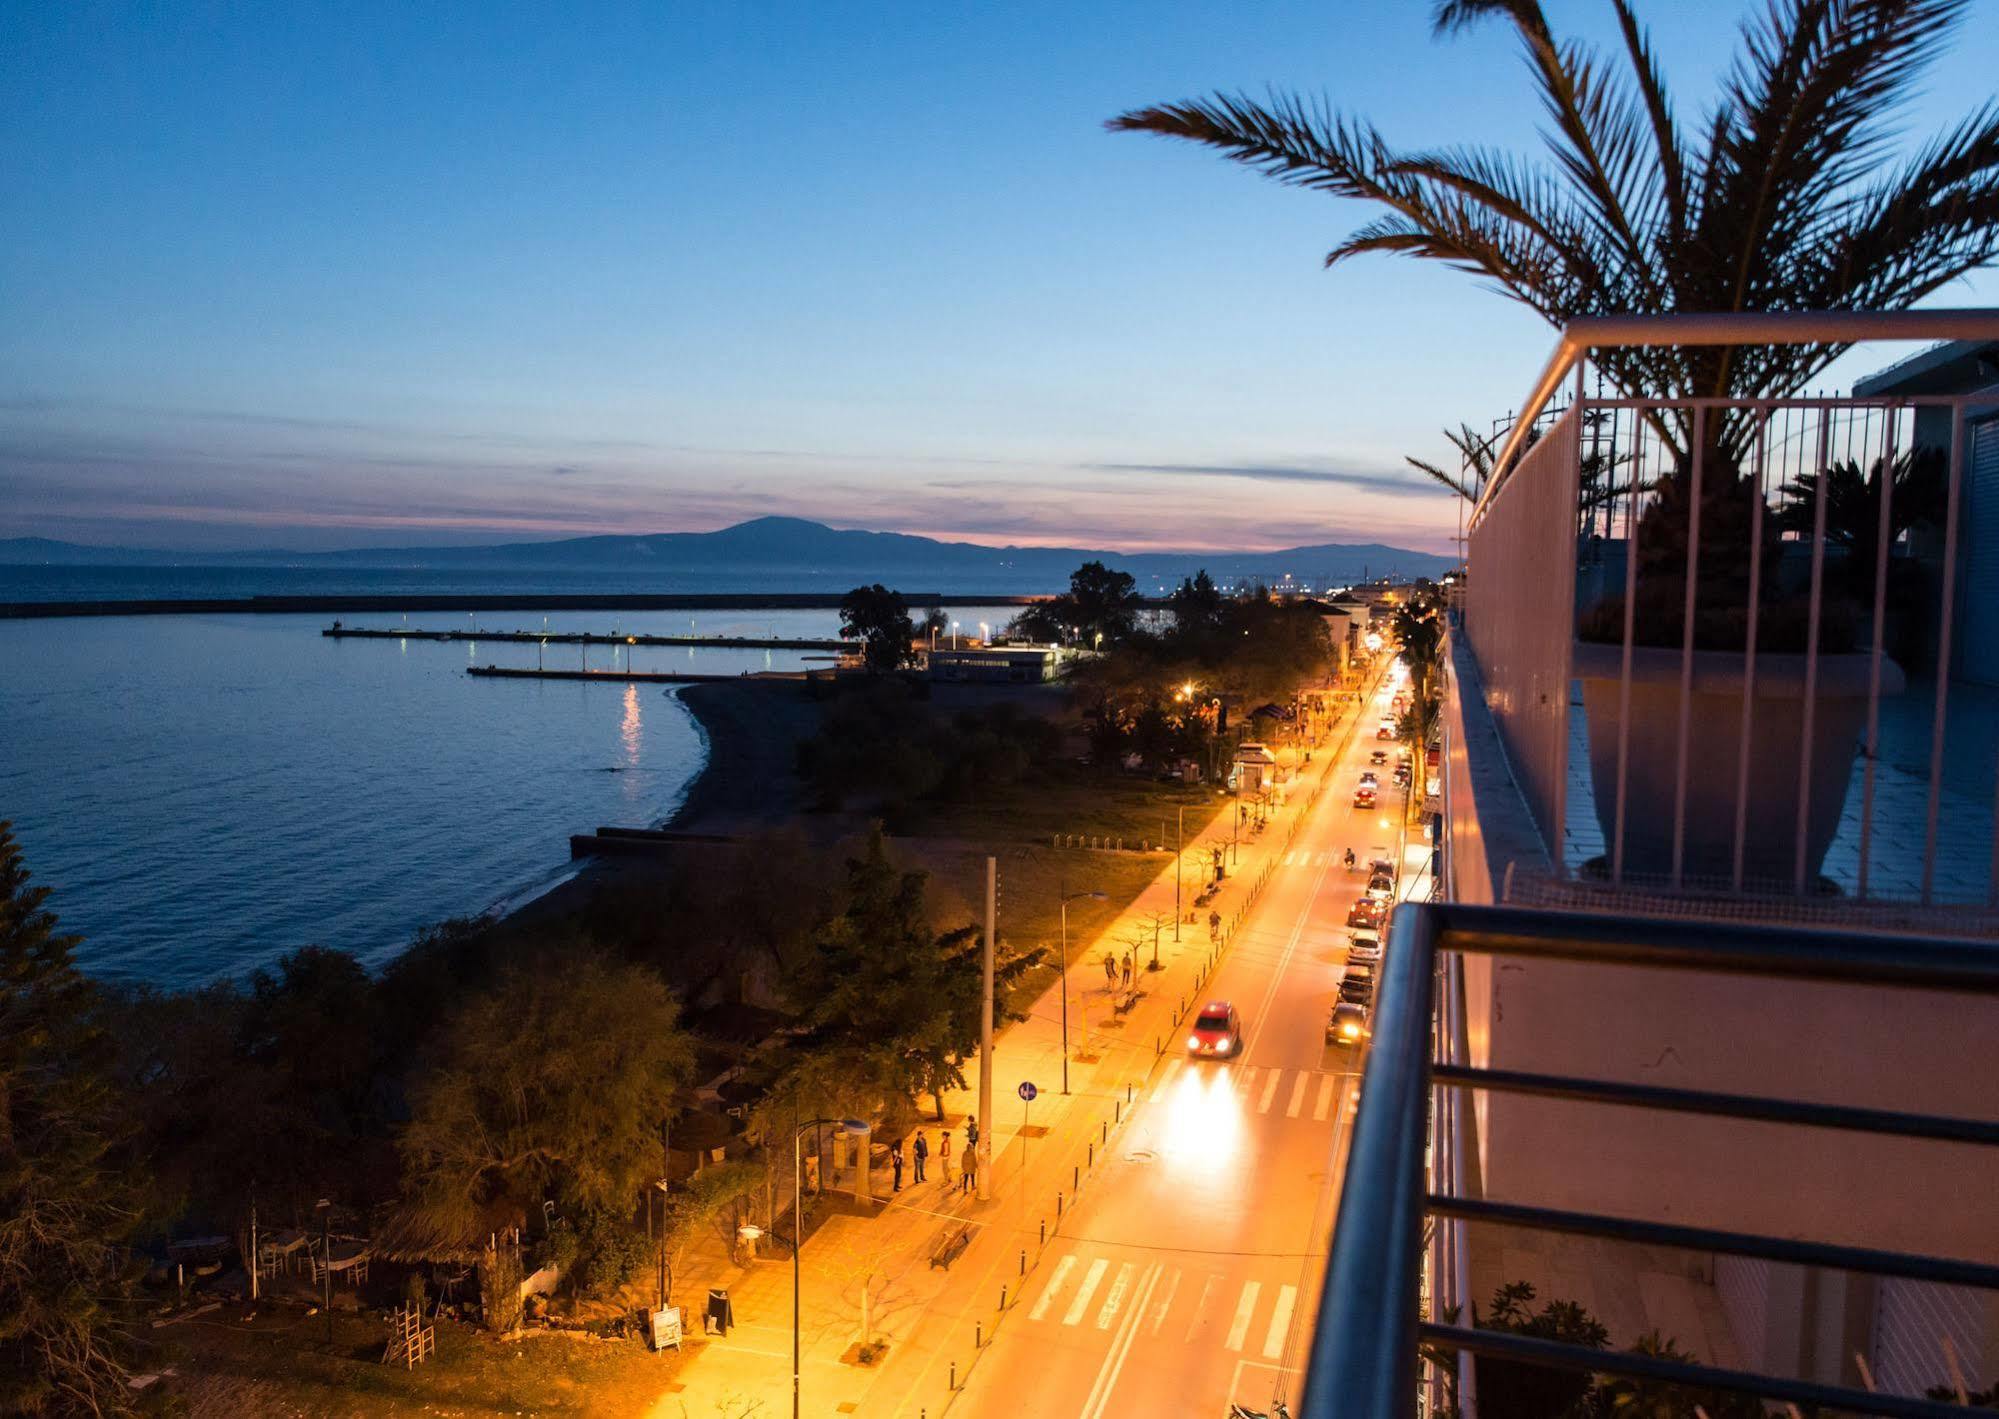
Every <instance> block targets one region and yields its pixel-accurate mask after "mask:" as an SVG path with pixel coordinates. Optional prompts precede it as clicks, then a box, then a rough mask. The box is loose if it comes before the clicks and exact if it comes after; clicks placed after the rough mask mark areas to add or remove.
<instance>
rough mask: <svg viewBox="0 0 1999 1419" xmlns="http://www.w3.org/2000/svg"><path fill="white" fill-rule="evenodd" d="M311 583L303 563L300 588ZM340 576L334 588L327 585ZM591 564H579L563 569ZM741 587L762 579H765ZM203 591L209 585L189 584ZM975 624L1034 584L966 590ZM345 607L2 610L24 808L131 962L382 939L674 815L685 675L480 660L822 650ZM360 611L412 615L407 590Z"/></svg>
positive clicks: (58, 881) (5, 808)
mask: <svg viewBox="0 0 1999 1419" xmlns="http://www.w3.org/2000/svg"><path fill="white" fill-rule="evenodd" d="M291 589H300V588H291ZM311 589H312V590H314V591H317V590H320V588H318V587H313V588H311ZM563 589H565V590H566V589H571V588H563ZM738 589H740V588H738ZM182 594H185V593H182ZM954 614H956V615H957V616H958V617H959V618H960V620H961V621H964V622H966V624H968V625H969V624H975V623H976V622H977V621H978V620H986V621H990V622H997V621H999V620H1003V619H1004V617H1005V616H1006V615H1007V614H1009V613H1007V612H1006V611H1004V610H1002V611H997V612H995V611H990V610H988V611H978V610H959V611H957V612H955V613H954ZM328 619H329V618H327V617H315V616H292V615H215V616H132V617H105V618H98V617H84V618H65V619H46V620H17V621H0V819H11V820H12V821H13V825H14V833H15V836H16V837H17V838H18V839H19V841H20V844H21V849H22V852H23V855H24V858H25V861H26V865H27V867H28V870H29V871H30V872H31V873H32V874H33V877H34V881H35V882H36V883H37V884H40V885H45V886H48V887H51V888H53V889H54V894H53V896H52V897H51V898H50V900H49V907H50V908H51V909H52V910H54V911H55V912H56V913H57V914H58V915H59V916H60V918H61V925H62V929H64V930H65V931H70V932H76V933H79V934H81V935H82V937H83V938H84V941H83V945H82V947H81V948H80V949H79V952H78V956H79V959H80V960H81V962H82V963H83V964H84V966H85V967H86V968H87V969H89V970H90V971H92V972H93V973H95V974H98V975H101V976H104V977H107V978H123V979H136V980H143V981H147V982H152V983H155V984H160V985H188V984H194V983H197V982H203V981H208V980H212V979H215V978H217V977H225V976H228V977H234V976H241V975H242V974H244V973H246V972H248V971H249V970H251V969H254V968H255V967H257V966H259V965H263V964H267V963H269V962H270V961H272V960H274V959H275V958H276V957H278V956H280V955H282V954H283V953H285V952H287V951H290V950H294V949H296V948H298V947H300V946H304V945H307V944H320V945H326V946H333V947H339V948H342V949H345V950H350V951H353V952H355V953H356V954H357V955H359V956H360V957H361V958H362V959H363V960H364V961H368V962H370V963H379V962H380V961H381V960H383V959H385V958H386V957H387V956H389V955H391V954H393V953H394V952H396V951H397V950H399V949H401V948H402V947H403V946H404V945H406V944H407V943H408V941H409V939H410V936H411V934H412V933H413V932H414V931H415V930H416V929H417V928H418V927H420V926H422V925H423V924H425V923H429V922H436V921H440V920H443V919H444V918H447V917H452V916H459V915H466V914H471V913H477V912H481V911H484V910H487V909H489V908H492V907H494V906H495V905H496V904H499V903H502V902H505V901H508V900H512V899H518V898H520V897H521V896H522V895H523V894H524V893H531V892H532V891H533V890H535V889H537V888H539V887H545V886H547V885H551V884H552V883H553V882H555V881H557V880H559V878H560V876H561V875H563V874H565V873H566V872H567V871H568V870H569V835H570V834H571V833H578V832H589V831H592V830H594V829H595V828H596V827H597V826H598V825H599V824H616V825H622V826H643V825H647V824H654V823H658V822H660V821H662V820H663V819H665V818H666V817H668V816H670V815H671V814H672V812H673V811H674V809H675V808H676V807H677V806H678V805H679V803H680V801H681V799H682V797H683V795H684V794H685V792H686V789H687V786H688V784H689V783H690V782H691V781H692V780H693V778H694V776H695V774H696V773H697V772H698V771H699V770H700V767H701V764H702V755H703V747H702V738H701V732H700V729H699V726H698V725H697V724H696V723H695V722H694V720H693V717H692V716H691V715H690V714H689V713H688V711H687V710H686V709H685V708H684V707H683V706H682V705H681V704H680V702H679V701H678V699H677V698H676V696H675V692H674V687H672V686H670V685H663V684H657V683H650V684H641V683H619V682H608V681H607V682H597V683H582V682H576V681H520V680H483V679H476V678H473V677H471V676H468V675H467V674H466V673H465V671H466V668H467V667H468V666H470V665H486V664H498V665H511V666H524V667H532V666H534V665H535V664H536V663H537V658H538V657H545V663H546V664H547V665H548V666H549V667H550V668H568V667H572V666H583V665H588V666H589V667H590V668H592V669H600V670H601V669H609V668H612V666H613V662H614V659H615V661H616V664H617V665H619V666H623V665H624V664H625V658H626V656H627V655H629V656H630V658H631V665H632V667H633V668H635V669H638V670H677V671H693V672H698V673H702V674H720V675H735V674H738V673H740V672H743V671H752V672H754V671H760V670H796V669H800V668H803V667H805V666H806V665H807V664H808V661H807V659H806V657H807V655H808V654H810V652H797V651H769V652H766V651H761V650H735V649H705V648H681V647H675V648H669V647H661V646H638V647H634V648H629V649H627V648H625V647H616V648H612V647H605V646H591V647H589V649H588V650H587V652H586V651H584V650H583V649H581V648H579V647H578V646H575V645H549V646H547V647H546V648H545V649H543V648H540V647H538V646H536V645H534V644H518V643H511V642H495V641H490V640H475V641H469V642H432V641H420V640H403V639H400V638H398V639H394V640H344V641H342V640H332V639H329V638H326V637H323V636H321V635H320V633H319V632H320V630H321V629H322V627H324V626H325V625H327V624H328ZM344 619H345V620H346V622H347V623H348V624H350V625H357V626H359V625H368V626H387V627H401V626H402V625H403V624H404V618H403V616H402V615H401V614H399V613H392V612H383V613H371V614H361V613H356V614H353V615H350V616H347V617H345V618H344ZM408 623H409V624H410V625H411V626H413V627H425V628H434V629H452V630H468V631H469V630H474V629H478V630H485V631H494V630H515V629H521V630H530V631H535V630H541V629H543V628H544V627H545V628H546V629H548V630H551V631H563V630H569V631H576V630H590V631H593V632H610V631H616V632H618V633H619V634H635V635H638V634H656V635H686V634H689V633H697V634H700V635H718V636H736V635H740V636H770V635H773V634H775V635H778V636H792V637H831V636H833V635H835V634H836V633H837V627H838V617H837V614H836V613H835V612H832V611H771V612H763V611H745V612H720V611H707V612H694V613H691V614H690V613H687V612H666V611H654V612H642V613H625V614H620V613H618V612H614V611H587V612H564V613H560V614H555V615H550V616H548V617H546V618H544V617H543V616H541V615H540V614H537V613H529V612H525V611H502V612H490V613H489V612H482V613H480V615H479V616H478V617H476V618H474V617H469V616H467V615H465V614H463V613H456V614H454V613H450V612H424V613H421V614H417V613H412V614H411V615H410V616H409V618H408Z"/></svg>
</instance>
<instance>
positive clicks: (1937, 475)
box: [1777, 449, 1949, 587]
mask: <svg viewBox="0 0 1999 1419" xmlns="http://www.w3.org/2000/svg"><path fill="white" fill-rule="evenodd" d="M1886 463H1887V460H1886V459H1882V458H1877V459H1875V460H1874V461H1873V463H1872V464H1870V465H1869V466H1868V469H1867V472H1866V473H1865V474H1863V473H1862V472H1861V471H1860V464H1859V463H1858V462H1856V461H1855V460H1853V459H1851V458H1849V459H1846V460H1845V461H1844V462H1838V463H1834V464H1832V465H1831V466H1830V467H1828V468H1827V469H1826V473H1825V484H1826V487H1825V500H1826V508H1825V535H1826V541H1827V542H1828V543H1829V544H1830V545H1832V546H1834V547H1838V548H1841V549H1842V550H1844V551H1845V552H1846V559H1845V573H1846V576H1847V578H1848V579H1849V580H1850V581H1851V582H1853V583H1857V584H1858V585H1861V586H1866V587H1872V586H1873V584H1874V556H1875V551H1876V549H1877V548H1878V546H1879V539H1880V536H1881V475H1882V472H1883V470H1884V467H1885V466H1886ZM1889 476H1890V478H1891V480H1892V483H1893V486H1892V487H1890V488H1889V490H1888V544H1889V546H1890V548H1891V549H1892V548H1893V546H1894V544H1895V543H1896V542H1898V541H1900V540H1901V538H1902V535H1903V534H1904V533H1905V532H1908V531H1909V530H1910V529H1911V528H1914V527H1919V526H1924V525H1935V524H1937V523H1940V522H1942V521H1943V518H1944V512H1945V504H1946V501H1947V498H1948V486H1947V485H1948V480H1949V468H1948V465H1947V464H1946V463H1945V461H1944V458H1943V455H1942V454H1941V453H1939V452H1938V451H1937V450H1935V449H1912V450H1910V451H1909V452H1907V453H1904V454H1903V455H1902V456H1901V457H1899V458H1897V459H1896V460H1895V464H1894V471H1893V472H1892V473H1891V474H1890V475H1889ZM1780 491H1781V493H1782V494H1783V499H1784V500H1783V502H1781V503H1780V504H1779V505H1778V508H1777V525H1778V526H1779V527H1780V528H1782V529H1783V530H1784V531H1785V532H1788V533H1791V534H1793V535H1794V536H1797V537H1801V538H1809V537H1810V536H1811V535H1812V529H1813V528H1814V526H1815V525H1816V523H1817V517H1818V492H1819V475H1818V474H1817V473H1800V474H1799V475H1798V476H1797V478H1796V480H1795V481H1793V482H1789V483H1786V484H1784V486H1783V487H1782V489H1780Z"/></svg>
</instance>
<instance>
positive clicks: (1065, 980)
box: [1062, 892, 1104, 1094]
mask: <svg viewBox="0 0 1999 1419" xmlns="http://www.w3.org/2000/svg"><path fill="white" fill-rule="evenodd" d="M1083 897H1089V898H1091V899H1092V900H1094V901H1099V902H1101V901H1102V900H1103V899H1104V894H1103V893H1102V892H1064V893H1063V894H1062V1092H1063V1093H1065V1094H1066V1093H1068V1092H1069V903H1071V902H1073V901H1078V900H1080V899H1081V898H1083Z"/></svg>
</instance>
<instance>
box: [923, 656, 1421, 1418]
mask: <svg viewBox="0 0 1999 1419" xmlns="http://www.w3.org/2000/svg"><path fill="white" fill-rule="evenodd" d="M1381 693H1382V703H1383V705H1384V706H1385V705H1386V703H1387V700H1386V696H1387V694H1388V691H1386V690H1383V691H1382V692H1381ZM1376 718H1377V716H1375V715H1374V714H1373V713H1371V712H1368V713H1364V714H1363V716H1362V719H1361V729H1360V732H1359V734H1357V735H1356V737H1355V740H1354V742H1353V745H1352V746H1351V748H1350V749H1349V750H1348V751H1347V753H1346V754H1345V755H1343V756H1342V761H1341V762H1340V763H1339V764H1337V765H1336V766H1335V769H1334V771H1333V775H1332V777H1331V779H1330V780H1329V783H1328V787H1327V789H1326V792H1325V793H1324V795H1323V796H1322V797H1321V799H1320V800H1319V803H1318V804H1317V805H1316V806H1315V807H1314V809H1313V810H1312V813H1311V816H1310V818H1309V820H1308V821H1307V823H1306V824H1305V826H1304V827H1303V828H1302V829H1301V831H1300V832H1299V834H1298V837H1297V839H1296V840H1295V843H1294V844H1293V847H1292V849H1291V850H1290V851H1288V852H1287V853H1286V854H1285V856H1284V858H1283V865H1282V866H1281V867H1280V869H1279V870H1278V873H1277V876H1276V878H1275V879H1273V880H1272V882H1271V883H1270V885H1269V887H1268V888H1267V889H1266V891H1265V893H1264V895H1263V897H1262V899H1261V900H1260V901H1259V902H1258V904H1257V906H1256V907H1255V908H1254V910H1253V912H1252V914H1251V916H1250V917H1249V918H1248V919H1247V920H1246V921H1245V923H1244V929H1243V931H1242V933H1241V934H1240V935H1239V936H1238V937H1237V939H1236V942H1235V944H1234V946H1233V947H1232V948H1231V950H1230V952H1229V954H1228V956H1227V958H1226V959H1225V961H1224V962H1223V963H1222V965H1221V966H1220V968H1219V969H1218V970H1217V972H1216V975H1215V977H1214V979H1213V981H1212V982H1211V985H1210V988H1209V989H1208V991H1207V992H1206V994H1207V996H1208V998H1209V999H1211V1000H1229V1001H1231V1002H1233V1003H1234V1004H1235V1006H1236V1008H1237V1009H1238V1011H1240V1012H1241V1016H1242V1029H1243V1045H1244V1048H1243V1050H1242V1052H1241V1055H1240V1057H1239V1058H1238V1059H1236V1060H1234V1061H1231V1062H1226V1063H1224V1062H1219V1061H1209V1060H1199V1061H1196V1060H1190V1059H1171V1060H1169V1061H1168V1062H1167V1063H1166V1065H1165V1067H1164V1069H1163V1070H1162V1071H1161V1072H1160V1074H1159V1075H1158V1076H1157V1077H1156V1080H1155V1083H1154V1086H1153V1087H1152V1089H1151V1090H1150V1092H1149V1093H1148V1094H1147V1096H1146V1098H1145V1101H1144V1102H1143V1104H1142V1105H1141V1106H1140V1109H1139V1112H1138V1113H1137V1115H1136V1116H1135V1117H1134V1119H1133V1120H1132V1124H1131V1126H1130V1127H1129V1128H1128V1129H1127V1131H1126V1132H1125V1134H1124V1135H1123V1137H1122V1139H1121V1145H1120V1148H1119V1151H1118V1155H1117V1156H1116V1157H1114V1158H1113V1159H1112V1160H1111V1161H1110V1163H1109V1164H1108V1165H1107V1166H1106V1167H1105V1168H1104V1169H1103V1172H1102V1176H1101V1178H1100V1179H1099V1180H1098V1181H1097V1182H1096V1183H1095V1184H1094V1185H1093V1186H1092V1188H1091V1189H1090V1190H1089V1191H1088V1192H1087V1193H1086V1194H1085V1195H1084V1197H1083V1198H1082V1199H1081V1200H1080V1201H1079V1204H1078V1206H1077V1210H1076V1212H1075V1213H1074V1215H1073V1217H1072V1219H1071V1221H1070V1223H1069V1224H1068V1225H1066V1226H1065V1227H1064V1229H1063V1233H1064V1235H1063V1245H1062V1246H1060V1247H1059V1248H1051V1250H1050V1252H1049V1254H1048V1255H1047V1256H1046V1257H1045V1258H1044V1259H1043V1261H1042V1262H1041V1264H1040V1265H1039V1266H1038V1267H1037V1268H1036V1272H1035V1274H1034V1275H1033V1276H1032V1277H1030V1278H1029V1280H1028V1286H1027V1289H1026V1290H1025V1291H1024V1292H1023V1293H1022V1299H1021V1303H1020V1305H1018V1306H1017V1307H1016V1308H1015V1309H1014V1310H1013V1311H1012V1312H1011V1313H1010V1314H1009V1315H1008V1317H1007V1318H1006V1321H1005V1323H1004V1324H1003V1325H1001V1326H1000V1328H999V1331H998V1333H997V1334H996V1335H995V1336H994V1337H993V1339H992V1340H991V1342H990V1344H991V1350H990V1352H989V1353H987V1354H986V1355H985V1356H984V1357H983V1358H982V1360H981V1362H980V1363H979V1365H978V1367H977V1368H976V1370H974V1371H973V1373H972V1374H971V1376H970V1377H969V1378H968V1379H967V1381H966V1384H965V1388H964V1390H963V1392H961V1393H960V1394H959V1395H958V1396H957V1398H956V1400H955V1402H954V1403H953V1405H952V1411H951V1412H952V1416H953V1419H960V1416H978V1419H1018V1416H1020V1415H1022V1414H1033V1415H1036V1416H1049V1419H1066V1416H1072V1415H1073V1416H1076V1419H1105V1416H1111V1415H1138V1414H1143V1415H1165V1414H1171V1415H1216V1416H1221V1415H1226V1414H1227V1412H1228V1405H1229V1402H1230V1401H1231V1400H1239V1401H1241V1402H1243V1403H1245V1404H1248V1405H1249V1406H1250V1407H1251V1408H1254V1409H1268V1408H1269V1406H1270V1403H1271V1401H1272V1400H1273V1398H1276V1397H1283V1398H1285V1399H1286V1400H1287V1402H1290V1403H1294V1404H1295V1402H1296V1400H1297V1397H1298V1395H1299V1394H1300V1393H1301V1392H1302V1388H1303V1384H1302V1381H1303V1368H1302V1367H1303V1365H1304V1360H1305V1356H1306V1353H1307V1351H1308V1349H1309V1345H1308V1344H1307V1341H1308V1339H1309V1337H1310V1335H1311V1328H1312V1326H1313V1325H1314V1324H1315V1323H1316V1322H1317V1319H1318V1317H1317V1309H1318V1296H1319V1286H1320V1281H1321V1279H1322V1277H1323V1273H1324V1269H1325V1258H1326V1251H1327V1246H1328V1242H1329V1239H1330V1236H1331V1230H1332V1225H1333V1214H1334V1211H1335V1209H1336V1207H1337V1203H1338V1180H1339V1178H1340V1176H1341V1173H1342V1171H1343V1169H1344V1167H1345V1149H1346V1145H1347V1138H1348V1129H1349V1125H1350V1123H1351V1119H1352V1108H1353V1104H1354V1100H1355V1097H1356V1094H1357V1092H1358V1081H1359V1070H1360V1068H1361V1067H1362V1064H1363V1062H1364V1056H1363V1055H1362V1054H1361V1053H1360V1052H1358V1051H1354V1050H1350V1049H1346V1048H1341V1047H1338V1046H1333V1045H1328V1044H1327V1043H1326V1040H1325V1026H1326V1018H1327V1016H1328V1014H1329V1013H1330V1012H1331V1009H1332V1005H1333V1001H1334V998H1335V996H1336V994H1337V991H1338V985H1339V979H1340V975H1341V973H1342V971H1343V969H1344V966H1345V962H1346V957H1347V942H1348V933H1347V927H1346V913H1347V909H1348V906H1349V905H1350V904H1351V903H1352V901H1353V899H1354V898H1355V897H1356V896H1358V895H1359V894H1360V892H1361V890H1362V888H1363V886H1364V879H1363V878H1362V877H1361V876H1359V875H1357V874H1351V873H1349V872H1348V871H1347V870H1346V869H1345V868H1344V867H1343V866H1342V864H1341V860H1340V859H1341V854H1342V853H1343V852H1344V850H1345V849H1347V848H1349V847H1351V848H1353V849H1354V851H1355V853H1356V855H1358V856H1359V857H1360V858H1361V859H1362V860H1363V861H1365V859H1366V857H1367V854H1368V849H1369V848H1370V847H1372V846H1375V845H1378V844H1389V845H1393V844H1395V843H1396V842H1397V840H1398V836H1399V831H1398V829H1397V827H1396V826H1395V824H1396V821H1397V817H1398V810H1399V808H1400V806H1401V803H1402V794H1401V793H1400V791H1398V790H1396V789H1395V788H1394V787H1393V784H1392V782H1391V781H1390V778H1389V774H1390V769H1389V768H1388V767H1385V766H1384V767H1381V768H1379V769H1377V772H1378V773H1379V774H1380V775H1381V779H1382V787H1383V789H1384V790H1385V792H1384V793H1383V795H1382V800H1381V802H1382V806H1381V807H1379V808H1376V809H1372V810H1363V809H1357V808H1355V807H1354V806H1353V802H1352V796H1353V788H1354V785H1355V783H1356V782H1357V780H1358V778H1359V774H1360V772H1361V771H1362V770H1363V769H1365V768H1368V767H1370V765H1369V764H1368V755H1369V753H1370V751H1372V750H1375V749H1387V750H1390V751H1391V758H1392V751H1393V750H1394V748H1395V747H1396V746H1394V745H1391V744H1387V743H1382V742H1380V741H1377V740H1376V739H1375V738H1374V737H1373V732H1374V724H1375V720H1376Z"/></svg>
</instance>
